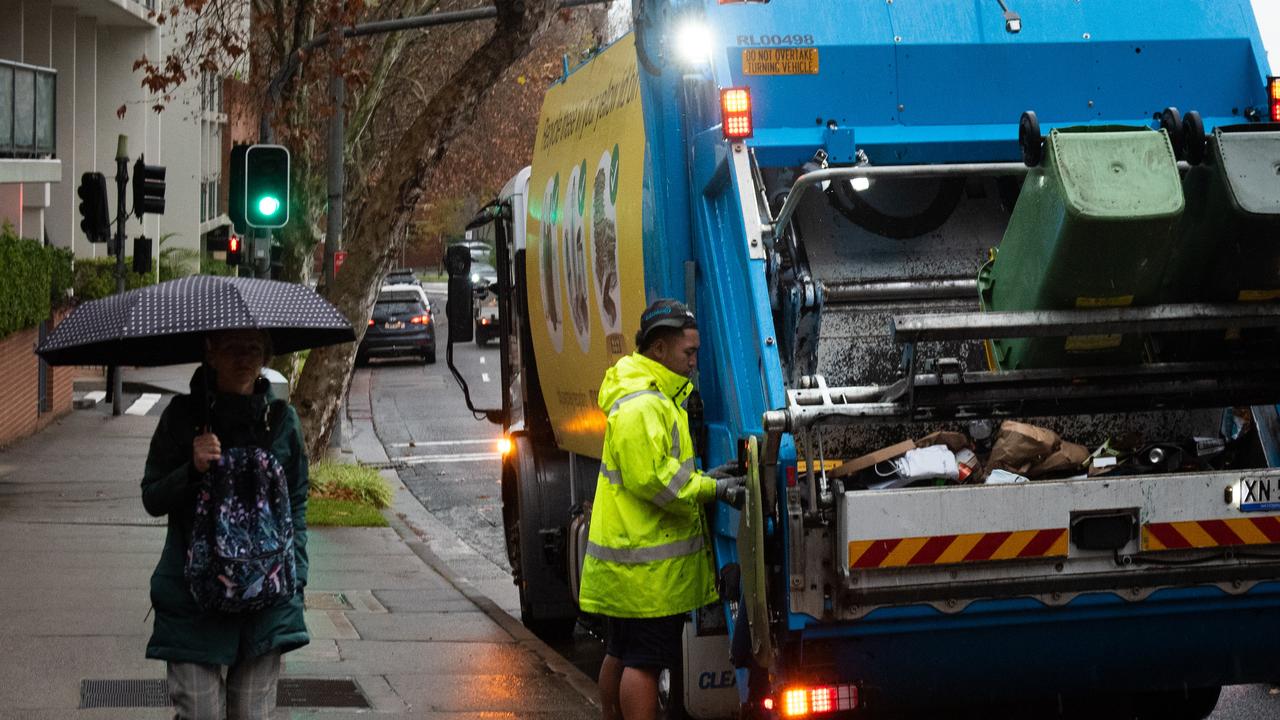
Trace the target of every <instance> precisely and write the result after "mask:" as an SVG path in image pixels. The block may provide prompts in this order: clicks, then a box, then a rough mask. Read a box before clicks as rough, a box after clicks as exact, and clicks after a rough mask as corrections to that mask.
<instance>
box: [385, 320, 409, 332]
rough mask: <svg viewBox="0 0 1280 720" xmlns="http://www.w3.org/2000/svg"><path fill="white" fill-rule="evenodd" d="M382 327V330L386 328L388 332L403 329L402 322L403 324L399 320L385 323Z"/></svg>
mask: <svg viewBox="0 0 1280 720" xmlns="http://www.w3.org/2000/svg"><path fill="white" fill-rule="evenodd" d="M382 327H384V328H386V329H388V330H401V329H403V328H404V322H403V321H401V320H396V321H394V322H389V323H387V324H385V325H383V326H382Z"/></svg>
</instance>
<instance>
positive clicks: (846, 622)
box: [451, 0, 1280, 718]
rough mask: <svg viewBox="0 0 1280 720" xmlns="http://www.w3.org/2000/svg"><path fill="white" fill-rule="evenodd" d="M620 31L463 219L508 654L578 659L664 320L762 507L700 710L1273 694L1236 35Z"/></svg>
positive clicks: (797, 713) (1107, 18) (1278, 460)
mask: <svg viewBox="0 0 1280 720" xmlns="http://www.w3.org/2000/svg"><path fill="white" fill-rule="evenodd" d="M633 8H634V18H635V22H634V28H633V30H632V31H631V32H629V33H627V34H626V35H624V36H623V37H621V38H620V39H618V40H616V41H615V42H613V43H612V44H611V45H610V46H609V47H607V48H605V49H604V50H602V51H600V52H599V53H597V54H596V55H594V57H592V58H591V59H590V60H589V61H587V62H585V63H584V64H582V65H581V66H579V67H577V68H575V69H572V70H569V69H566V73H565V76H564V77H563V78H562V79H561V81H560V82H558V83H556V84H555V85H554V86H553V87H552V88H551V89H550V90H549V91H548V93H547V96H546V100H545V103H544V106H543V110H542V114H541V117H540V118H539V123H538V135H537V140H536V147H535V152H534V158H533V164H532V170H531V171H529V174H528V176H527V180H525V179H523V178H524V177H525V176H522V177H521V178H520V182H518V183H513V184H512V185H510V186H509V187H508V188H507V189H506V190H504V193H503V194H502V196H501V197H499V198H498V200H497V201H496V202H495V204H494V206H493V208H492V209H491V211H490V212H489V213H488V215H486V217H485V218H481V219H480V220H479V222H489V221H496V222H497V223H498V226H499V230H498V233H497V236H498V245H499V266H500V267H499V281H498V284H499V286H500V288H499V290H500V292H499V296H500V298H501V308H502V311H501V318H502V320H501V328H502V333H503V337H502V352H503V359H504V378H505V379H506V380H508V381H509V382H507V384H506V387H507V396H506V401H505V402H504V408H503V411H502V412H495V413H493V414H492V416H491V417H492V418H493V419H495V420H498V421H500V422H503V423H504V424H505V425H506V427H507V430H508V433H509V435H510V437H511V438H512V440H513V451H512V452H511V453H510V454H509V455H508V456H507V457H506V458H505V460H504V470H503V498H504V509H505V513H506V514H505V521H506V530H507V538H508V549H509V553H510V556H511V559H512V566H513V569H514V573H515V579H516V582H517V584H518V585H519V588H520V595H521V607H522V614H523V618H524V620H525V622H526V623H527V624H528V625H529V626H530V627H532V628H534V629H535V630H537V631H539V632H540V633H542V634H544V635H545V636H555V635H559V634H563V633H565V632H567V631H568V630H570V629H571V628H572V627H573V622H574V618H575V617H576V614H577V610H576V605H575V602H574V601H575V597H576V587H577V578H578V572H579V568H580V564H581V558H582V555H583V553H584V552H585V536H586V528H587V525H588V521H589V513H590V500H591V497H592V493H593V492H594V487H595V483H596V479H597V472H598V467H599V457H600V448H601V442H602V433H603V428H604V419H605V416H604V414H603V413H602V412H601V411H600V409H599V408H598V407H597V406H596V392H597V389H598V387H599V383H600V379H601V378H602V376H603V375H604V372H605V370H606V369H607V368H608V367H609V366H610V365H611V364H612V363H613V362H614V361H616V360H617V359H618V358H619V357H621V356H622V355H624V354H626V353H628V352H631V351H633V350H634V345H633V343H632V338H633V336H634V334H635V331H636V329H637V323H638V316H639V312H640V310H641V309H642V308H643V307H644V305H645V304H646V302H647V301H650V300H652V299H654V298H657V297H664V296H669V297H677V298H681V299H683V300H684V301H686V302H687V303H689V304H690V305H691V306H692V307H693V308H694V310H695V313H696V314H697V316H698V319H699V324H700V329H701V333H702V350H701V356H700V362H699V368H700V372H699V374H698V376H697V379H696V384H697V393H696V395H695V397H694V398H693V399H692V400H691V402H690V406H689V411H690V415H691V417H692V418H694V425H695V428H696V430H695V433H694V435H695V444H696V445H697V452H698V455H699V457H700V458H701V461H702V466H703V467H711V466H714V465H718V464H721V463H723V462H726V461H732V460H734V459H735V458H741V459H742V460H743V461H744V463H745V465H746V468H747V470H749V477H750V481H749V487H750V493H749V500H748V502H747V504H746V506H745V507H744V508H743V509H742V510H737V509H734V508H732V507H729V506H727V505H723V504H720V505H718V506H717V507H716V508H715V509H714V512H713V514H712V518H713V520H712V523H711V525H712V527H710V528H708V536H709V538H710V540H711V542H712V543H713V545H714V549H715V558H716V563H717V565H718V569H719V572H720V576H721V579H722V586H723V593H722V594H723V600H724V603H723V605H722V606H721V607H718V608H712V609H708V611H706V612H699V613H696V614H695V615H694V616H693V617H691V618H690V623H689V625H688V629H687V632H686V648H687V652H686V667H685V668H683V671H682V677H677V683H676V685H677V686H679V687H683V692H682V693H680V694H681V697H683V699H684V701H685V706H686V708H685V709H686V711H687V712H688V713H689V714H691V715H693V716H695V717H713V716H717V715H722V714H723V713H724V712H725V708H726V705H727V708H728V711H729V712H730V713H732V712H738V711H745V712H747V713H748V714H750V715H752V716H759V717H774V716H783V717H788V718H797V717H825V716H827V715H829V714H838V713H846V712H851V713H855V714H856V713H870V714H875V713H879V712H891V711H897V710H911V709H927V708H939V707H955V706H959V705H965V704H971V703H1011V702H1012V703H1018V702H1032V703H1034V702H1040V701H1044V702H1046V703H1048V704H1049V705H1050V706H1051V707H1053V708H1067V707H1070V706H1071V704H1072V703H1073V702H1077V701H1082V700H1088V699H1090V698H1097V697H1107V698H1111V699H1113V700H1114V699H1115V698H1121V699H1123V701H1124V702H1131V703H1132V704H1133V707H1135V708H1138V709H1141V710H1143V711H1144V712H1158V713H1163V716H1165V717H1202V716H1204V715H1207V714H1208V712H1209V711H1210V710H1211V709H1212V707H1213V704H1214V702H1215V701H1216V698H1217V693H1218V689H1219V688H1220V687H1221V686H1222V685H1224V684H1233V683H1252V682H1264V681H1274V680H1276V679H1278V677H1277V676H1278V671H1277V670H1276V665H1275V662H1274V640H1275V638H1277V637H1280V546H1278V545H1280V471H1278V470H1276V469H1273V468H1276V467H1278V466H1280V442H1278V441H1277V440H1278V439H1277V434H1276V433H1277V427H1278V426H1280V425H1278V423H1277V421H1276V411H1275V407H1276V402H1277V401H1280V374H1278V373H1277V371H1278V370H1280V367H1278V364H1280V363H1278V361H1277V358H1280V354H1277V353H1276V352H1275V350H1276V345H1277V344H1280V341H1278V340H1277V327H1280V306H1277V305H1276V304H1275V303H1273V302H1271V301H1273V300H1275V299H1277V298H1280V262H1278V261H1280V232H1277V230H1278V229H1280V181H1278V180H1277V175H1276V172H1275V168H1277V167H1280V125H1274V124H1272V123H1273V122H1280V84H1277V83H1276V82H1275V81H1273V80H1272V79H1271V78H1270V77H1269V76H1268V71H1267V64H1266V60H1265V53H1264V51H1263V49H1262V45H1261V42H1260V40H1259V36H1258V30H1257V26H1256V23H1255V20H1254V16H1253V12H1252V8H1251V6H1250V3H1249V2H1247V0H1170V1H1167V2H1148V1H1145V0H1144V1H1141V2H1126V3H1115V2H1103V1H1101V0H1078V1H1073V2H1065V1H1063V2H1057V1H1052V2H1035V3H1029V2H994V1H992V2H974V1H972V0H891V1H890V2H887V3H886V2H844V3H831V2H828V1H826V0H773V1H772V2H759V1H754V2H748V1H740V0H718V1H717V2H710V1H709V0H707V1H706V2H694V1H689V2H678V1H676V0H669V1H667V2H659V1H656V0H652V1H641V0H636V1H635V2H634V3H633ZM521 188H522V189H521ZM515 216H519V219H520V221H521V222H522V223H523V227H522V228H520V229H519V230H517V229H516V225H517V223H516V222H515V221H514V217H515ZM463 289H464V288H463V287H462V285H459V292H461V291H462V290H463ZM452 302H453V300H452V299H451V303H452ZM467 302H469V301H467ZM467 320H468V321H469V320H470V318H469V317H467ZM940 431H941V432H942V433H943V434H938V433H939V432H940ZM930 448H935V449H930ZM937 448H941V449H937ZM1028 448H1030V450H1028ZM1037 448H1038V449H1037ZM920 449H923V450H927V451H928V452H926V453H924V454H915V451H916V450H920ZM1081 450H1083V455H1080V454H1079V453H1080V451H1081ZM908 451H911V454H909V453H908ZM948 458H950V459H949V460H948ZM934 460H936V461H938V462H939V463H941V466H940V467H941V469H938V468H937V467H934V466H933V465H931V464H930V463H931V462H933V461H934ZM984 462H985V463H986V465H985V466H984V464H983V463H984ZM1046 463H1048V464H1046ZM962 466H963V469H962ZM962 476H963V477H962ZM1028 478H1031V479H1030V481H1028ZM730 646H732V648H733V651H734V652H733V667H732V668H730V667H729V661H728V653H729V648H730ZM709 647H712V648H714V650H708V648H709ZM709 652H710V653H711V654H710V655H708V654H707V653H709ZM730 671H731V672H730ZM726 699H727V700H728V702H727V704H726V703H724V702H723V701H724V700H726Z"/></svg>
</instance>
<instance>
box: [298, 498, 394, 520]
mask: <svg viewBox="0 0 1280 720" xmlns="http://www.w3.org/2000/svg"><path fill="white" fill-rule="evenodd" d="M324 526H328V527H386V526H387V519H386V518H384V517H382V512H380V511H379V510H378V508H376V507H373V506H372V505H365V504H364V503H359V502H356V501H354V500H333V499H330V498H324V497H311V498H308V499H307V527H324Z"/></svg>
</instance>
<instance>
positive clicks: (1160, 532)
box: [1142, 515, 1280, 550]
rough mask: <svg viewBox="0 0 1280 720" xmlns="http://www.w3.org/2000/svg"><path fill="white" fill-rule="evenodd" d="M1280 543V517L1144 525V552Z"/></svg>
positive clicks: (1269, 516) (1265, 516)
mask: <svg viewBox="0 0 1280 720" xmlns="http://www.w3.org/2000/svg"><path fill="white" fill-rule="evenodd" d="M1272 543H1280V516H1275V515H1264V516H1263V517H1244V518H1233V519H1231V520H1190V521H1187V522H1172V523H1149V524H1147V525H1143V526H1142V549H1143V550H1185V549H1189V548H1192V549H1193V548H1212V547H1226V546H1230V545H1270V544H1272Z"/></svg>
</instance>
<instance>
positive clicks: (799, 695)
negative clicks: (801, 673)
mask: <svg viewBox="0 0 1280 720" xmlns="http://www.w3.org/2000/svg"><path fill="white" fill-rule="evenodd" d="M779 705H780V708H779V709H780V710H781V712H782V716H783V717H784V718H807V717H810V716H813V715H825V714H827V713H833V712H838V711H842V710H854V709H856V708H857V707H858V686H856V685H818V686H815V687H793V688H788V689H786V690H783V691H782V697H781V702H780V703H779Z"/></svg>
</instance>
